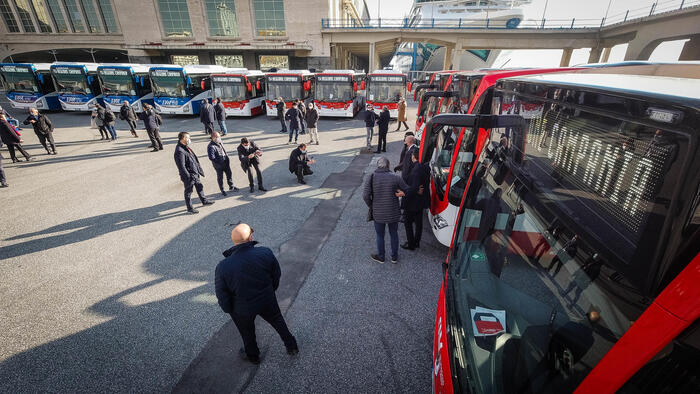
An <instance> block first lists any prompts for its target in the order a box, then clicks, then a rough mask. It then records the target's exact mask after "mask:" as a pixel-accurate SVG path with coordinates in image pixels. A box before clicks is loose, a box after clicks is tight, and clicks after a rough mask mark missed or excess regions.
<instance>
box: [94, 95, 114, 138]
mask: <svg viewBox="0 0 700 394" xmlns="http://www.w3.org/2000/svg"><path fill="white" fill-rule="evenodd" d="M95 107H96V108H97V117H98V118H100V120H101V121H102V124H103V125H104V128H105V129H107V131H109V134H110V135H111V136H112V141H116V140H117V130H115V129H114V121H115V120H116V117H115V116H114V112H112V111H111V110H110V109H109V108H105V107H103V106H101V105H100V104H95Z"/></svg>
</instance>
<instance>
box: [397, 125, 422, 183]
mask: <svg viewBox="0 0 700 394" xmlns="http://www.w3.org/2000/svg"><path fill="white" fill-rule="evenodd" d="M403 142H404V144H406V154H405V155H404V157H403V163H402V164H401V178H403V180H404V182H408V177H409V175H411V169H412V168H413V165H414V163H413V161H412V160H411V154H413V152H414V151H415V153H416V157H417V156H418V152H420V150H419V149H418V146H417V145H416V137H414V136H412V135H409V136H407V137H406V138H404V140H403Z"/></svg>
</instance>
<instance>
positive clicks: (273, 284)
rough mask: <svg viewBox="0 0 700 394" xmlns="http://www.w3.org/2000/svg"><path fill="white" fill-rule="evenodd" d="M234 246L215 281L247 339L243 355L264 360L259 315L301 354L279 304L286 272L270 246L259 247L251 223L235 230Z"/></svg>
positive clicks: (220, 298) (224, 305)
mask: <svg viewBox="0 0 700 394" xmlns="http://www.w3.org/2000/svg"><path fill="white" fill-rule="evenodd" d="M231 240H233V244H234V246H233V247H232V248H230V249H228V250H227V251H225V252H224V257H226V258H225V259H224V260H221V261H220V262H219V264H218V265H217V266H216V271H215V274H214V284H215V289H216V298H217V300H218V302H219V306H220V307H221V310H223V311H224V312H225V313H228V314H229V315H231V319H233V322H234V323H235V324H236V327H237V328H238V332H239V333H240V334H241V337H242V338H243V349H240V350H239V354H240V355H241V357H242V358H243V359H244V360H247V361H250V362H251V363H253V364H259V363H260V349H259V348H258V343H257V341H256V340H255V318H256V317H257V316H260V317H262V318H263V319H265V321H267V322H268V323H269V324H270V325H271V326H272V328H274V329H275V331H277V333H278V334H279V336H280V338H282V341H283V342H284V346H285V347H286V348H287V353H288V354H289V355H296V354H298V353H299V346H298V345H297V341H296V338H294V335H292V333H291V332H289V328H288V327H287V323H286V322H285V321H284V316H282V312H281V311H280V307H279V304H278V303H277V296H276V295H275V291H276V290H277V288H278V287H279V283H280V277H281V276H282V272H281V269H280V264H279V262H278V261H277V259H276V258H275V255H274V254H273V253H272V251H271V250H270V249H269V248H266V247H255V245H256V244H257V242H255V241H253V229H252V228H250V226H249V225H247V224H244V223H242V224H239V225H237V226H236V227H235V228H234V229H233V231H231Z"/></svg>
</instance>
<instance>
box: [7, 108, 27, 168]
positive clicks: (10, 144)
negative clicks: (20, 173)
mask: <svg viewBox="0 0 700 394" xmlns="http://www.w3.org/2000/svg"><path fill="white" fill-rule="evenodd" d="M0 139H1V140H2V142H3V143H4V144H5V145H7V150H9V151H10V158H11V159H12V162H13V163H17V162H18V161H19V159H17V156H16V155H15V149H17V150H18V151H19V152H20V153H21V154H22V155H23V156H24V158H25V159H27V161H30V160H34V158H33V157H31V156H30V155H29V153H27V151H25V150H24V148H22V139H21V138H20V136H19V134H18V133H17V132H16V131H15V129H14V126H12V125H11V124H10V123H8V122H7V117H6V115H5V114H0Z"/></svg>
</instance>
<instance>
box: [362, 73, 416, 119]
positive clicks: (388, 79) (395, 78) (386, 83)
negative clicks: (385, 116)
mask: <svg viewBox="0 0 700 394" xmlns="http://www.w3.org/2000/svg"><path fill="white" fill-rule="evenodd" d="M405 96H406V75H404V74H398V73H377V72H375V73H371V74H368V75H367V101H366V102H367V105H368V106H369V105H371V106H372V108H373V109H374V112H376V113H377V114H379V112H381V110H382V109H384V108H388V109H389V115H390V116H391V117H392V118H396V117H398V115H399V99H401V98H402V97H405Z"/></svg>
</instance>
